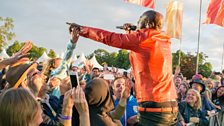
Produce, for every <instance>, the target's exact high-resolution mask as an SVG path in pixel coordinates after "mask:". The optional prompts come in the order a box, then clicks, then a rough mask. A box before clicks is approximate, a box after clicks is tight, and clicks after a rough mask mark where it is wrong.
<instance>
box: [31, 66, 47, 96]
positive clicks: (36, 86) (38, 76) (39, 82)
mask: <svg viewBox="0 0 224 126" xmlns="http://www.w3.org/2000/svg"><path fill="white" fill-rule="evenodd" d="M27 78H28V87H29V88H30V89H31V91H32V92H33V93H34V95H35V96H37V95H38V93H39V91H40V89H41V88H42V86H43V85H46V78H47V77H46V76H45V75H44V74H42V73H41V72H40V71H39V70H38V69H37V68H33V69H31V70H30V71H29V73H28V74H27Z"/></svg>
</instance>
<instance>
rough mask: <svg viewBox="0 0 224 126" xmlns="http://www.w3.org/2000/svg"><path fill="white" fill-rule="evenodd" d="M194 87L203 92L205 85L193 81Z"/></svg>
mask: <svg viewBox="0 0 224 126" xmlns="http://www.w3.org/2000/svg"><path fill="white" fill-rule="evenodd" d="M192 88H193V89H195V90H197V91H198V92H201V91H202V89H203V87H202V86H201V85H200V84H198V83H193V84H192Z"/></svg>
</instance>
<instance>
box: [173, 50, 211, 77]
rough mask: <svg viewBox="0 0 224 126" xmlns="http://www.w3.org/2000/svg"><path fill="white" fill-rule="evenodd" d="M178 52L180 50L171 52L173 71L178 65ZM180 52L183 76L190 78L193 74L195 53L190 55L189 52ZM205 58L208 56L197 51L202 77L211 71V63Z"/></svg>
mask: <svg viewBox="0 0 224 126" xmlns="http://www.w3.org/2000/svg"><path fill="white" fill-rule="evenodd" d="M179 52H180V50H178V51H177V52H176V53H173V54H172V56H173V71H174V70H175V68H176V66H177V65H178V60H179ZM180 54H181V60H180V67H181V72H182V74H183V75H184V76H185V77H187V79H191V77H192V76H193V75H194V74H195V69H196V60H197V55H192V54H191V53H187V54H185V53H184V52H180ZM206 58H208V56H206V55H205V54H204V53H203V52H201V53H199V63H198V68H199V73H201V74H202V75H203V76H204V77H208V76H209V75H210V74H211V72H212V65H211V63H209V62H206Z"/></svg>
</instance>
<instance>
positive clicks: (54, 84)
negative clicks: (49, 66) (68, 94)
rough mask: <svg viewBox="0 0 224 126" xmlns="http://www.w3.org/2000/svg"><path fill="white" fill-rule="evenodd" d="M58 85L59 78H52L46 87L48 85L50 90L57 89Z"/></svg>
mask: <svg viewBox="0 0 224 126" xmlns="http://www.w3.org/2000/svg"><path fill="white" fill-rule="evenodd" d="M60 83H61V80H60V79H59V78H57V77H53V78H51V79H50V80H49V82H48V85H49V87H50V89H52V88H56V87H58V86H59V85H60Z"/></svg>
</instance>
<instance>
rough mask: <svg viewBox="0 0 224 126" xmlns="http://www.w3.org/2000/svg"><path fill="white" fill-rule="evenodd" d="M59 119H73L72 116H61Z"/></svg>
mask: <svg viewBox="0 0 224 126" xmlns="http://www.w3.org/2000/svg"><path fill="white" fill-rule="evenodd" d="M59 118H60V119H62V120H70V119H72V116H64V115H62V114H59Z"/></svg>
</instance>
